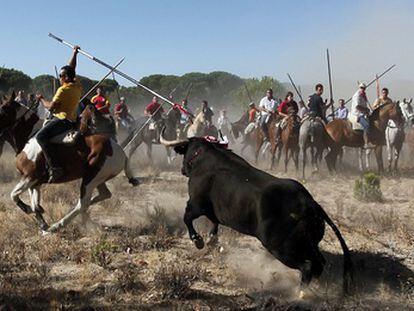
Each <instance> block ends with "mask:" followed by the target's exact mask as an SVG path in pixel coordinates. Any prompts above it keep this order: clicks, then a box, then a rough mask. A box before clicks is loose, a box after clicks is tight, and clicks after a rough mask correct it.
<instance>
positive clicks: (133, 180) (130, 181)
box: [128, 178, 139, 187]
mask: <svg viewBox="0 0 414 311" xmlns="http://www.w3.org/2000/svg"><path fill="white" fill-rule="evenodd" d="M128 182H129V183H130V184H131V185H132V186H133V187H136V186H138V185H139V180H138V178H130V179H128Z"/></svg>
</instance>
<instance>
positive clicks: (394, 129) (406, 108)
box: [385, 98, 414, 173]
mask: <svg viewBox="0 0 414 311" xmlns="http://www.w3.org/2000/svg"><path fill="white" fill-rule="evenodd" d="M412 101H413V99H412V98H411V99H410V100H409V101H408V100H406V99H405V98H404V99H403V101H402V102H400V103H399V106H400V108H401V112H402V114H403V116H404V121H405V122H404V125H403V126H397V125H396V124H395V122H394V121H392V120H389V121H388V125H387V128H386V130H385V139H386V142H387V153H388V170H389V171H390V172H393V173H396V172H397V171H398V159H399V157H400V152H401V149H402V146H403V143H404V139H405V131H404V129H405V128H408V127H410V126H411V125H412V124H413V121H414V111H413V107H412V106H411V103H412Z"/></svg>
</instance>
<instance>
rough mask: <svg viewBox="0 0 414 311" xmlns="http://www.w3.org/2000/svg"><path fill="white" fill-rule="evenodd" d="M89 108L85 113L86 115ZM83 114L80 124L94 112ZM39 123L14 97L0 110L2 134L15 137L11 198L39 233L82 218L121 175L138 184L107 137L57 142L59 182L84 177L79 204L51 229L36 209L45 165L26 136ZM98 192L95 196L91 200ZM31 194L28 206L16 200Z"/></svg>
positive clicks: (103, 198)
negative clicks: (15, 175)
mask: <svg viewBox="0 0 414 311" xmlns="http://www.w3.org/2000/svg"><path fill="white" fill-rule="evenodd" d="M87 111H88V110H86V112H87ZM89 112H90V113H85V114H84V115H83V116H82V118H81V124H82V125H83V129H84V130H85V129H86V128H87V127H85V125H86V124H87V123H89V122H91V120H92V119H91V118H93V111H89ZM37 121H38V117H37V115H36V114H35V113H34V112H33V111H31V110H29V109H28V108H27V107H25V106H22V105H20V104H19V103H17V102H16V101H15V100H14V93H13V95H12V97H11V99H10V100H9V101H7V102H6V103H4V104H2V105H1V106H0V131H1V132H3V133H8V135H10V136H11V137H12V138H13V139H12V141H11V144H12V147H13V149H14V151H15V152H16V168H17V170H18V171H19V173H20V175H21V179H20V181H19V182H18V184H17V185H16V186H15V187H14V189H13V191H12V193H11V198H12V200H13V202H15V203H16V204H17V206H18V207H20V208H21V209H22V210H23V211H24V212H25V213H26V214H31V213H34V214H35V217H36V220H37V222H38V224H39V225H40V227H41V229H42V230H44V231H45V230H48V231H49V232H55V231H57V230H58V229H59V228H61V227H63V226H65V225H67V224H68V223H69V222H70V221H71V220H72V219H73V218H74V217H75V216H77V215H78V214H82V215H83V218H85V217H87V216H86V210H87V208H88V207H89V206H90V205H92V204H95V203H97V202H100V201H102V200H105V199H108V198H109V197H111V192H110V191H109V189H108V187H107V186H106V184H105V183H106V182H107V181H108V180H110V179H111V178H113V177H115V176H116V175H118V174H119V173H120V172H121V171H122V170H124V171H125V174H126V176H127V177H128V179H129V181H130V183H132V184H134V185H136V184H137V183H138V182H137V179H135V178H133V177H132V174H131V171H130V170H129V163H128V158H127V157H126V155H125V153H124V151H123V150H122V148H121V147H120V146H119V145H118V144H117V143H116V142H115V141H114V140H112V139H110V138H108V136H107V135H106V134H90V135H89V134H88V132H87V131H86V132H85V133H84V135H83V136H82V137H81V138H79V139H77V140H76V141H75V142H74V143H73V144H56V145H55V147H56V148H55V154H54V156H56V157H59V159H60V161H61V163H62V165H63V169H64V171H65V175H64V176H63V177H62V178H61V180H58V183H65V182H69V181H72V180H76V179H82V183H81V187H80V197H79V201H78V204H77V205H76V206H75V208H73V209H72V210H71V211H70V212H69V213H68V214H67V215H65V216H64V217H63V218H62V219H61V220H59V221H58V222H56V223H55V224H53V225H52V226H51V227H50V228H49V227H48V225H47V223H46V222H45V220H44V219H43V216H42V214H43V212H44V210H43V208H42V207H41V205H40V194H41V191H40V188H41V186H42V185H43V184H44V183H46V181H47V174H46V173H45V172H46V171H47V170H46V162H45V158H44V156H43V153H42V150H41V148H40V146H39V144H38V143H37V140H36V139H35V138H30V139H29V135H30V133H31V131H32V129H33V126H34V125H35V124H36V122H37ZM95 189H97V190H98V194H97V195H95V196H94V197H92V192H93V191H94V190H95ZM27 190H28V191H29V195H30V200H31V205H30V206H29V205H27V204H26V203H24V202H23V201H22V200H21V199H20V195H21V194H22V193H24V192H25V191H27Z"/></svg>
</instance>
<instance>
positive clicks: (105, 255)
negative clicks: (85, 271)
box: [91, 238, 117, 268]
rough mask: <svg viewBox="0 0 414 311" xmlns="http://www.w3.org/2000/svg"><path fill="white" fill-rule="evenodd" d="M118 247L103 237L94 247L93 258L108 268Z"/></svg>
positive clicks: (93, 260)
mask: <svg viewBox="0 0 414 311" xmlns="http://www.w3.org/2000/svg"><path fill="white" fill-rule="evenodd" d="M116 249H117V247H116V246H115V245H113V244H112V243H111V242H109V241H108V240H106V239H105V238H103V239H101V240H100V241H99V242H98V243H97V244H96V245H95V246H94V247H93V248H92V250H91V260H92V262H94V263H96V264H98V265H100V266H101V267H102V268H107V267H108V266H109V264H110V263H111V262H112V258H111V257H112V254H113V253H114V252H115V251H116Z"/></svg>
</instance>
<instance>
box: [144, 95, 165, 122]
mask: <svg viewBox="0 0 414 311" xmlns="http://www.w3.org/2000/svg"><path fill="white" fill-rule="evenodd" d="M163 112H164V109H163V108H162V106H161V105H160V103H159V102H158V98H157V96H154V97H153V98H152V101H151V103H149V104H148V105H147V106H146V107H145V110H144V113H145V115H146V116H151V117H152V118H153V119H154V121H158V120H160V119H161V115H162V113H163Z"/></svg>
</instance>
